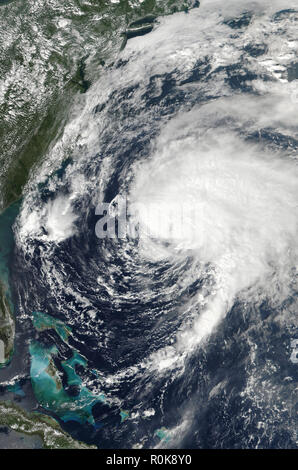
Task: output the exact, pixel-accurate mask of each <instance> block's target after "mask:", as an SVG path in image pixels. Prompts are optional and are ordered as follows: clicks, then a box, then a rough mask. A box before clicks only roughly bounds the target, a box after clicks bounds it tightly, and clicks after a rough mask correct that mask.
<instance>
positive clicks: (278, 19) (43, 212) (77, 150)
mask: <svg viewBox="0 0 298 470" xmlns="http://www.w3.org/2000/svg"><path fill="white" fill-rule="evenodd" d="M285 4H287V5H286V8H285ZM297 22H298V11H297V3H296V2H295V1H294V0H293V1H287V2H285V1H281V0H274V1H272V0H271V1H269V0H268V1H267V0H262V1H261V0H260V1H248V2H241V1H240V2H239V1H236V0H228V1H225V2H220V1H218V0H202V1H201V2H200V5H199V6H198V7H197V8H193V9H190V10H189V11H186V12H176V13H173V14H171V15H168V16H163V17H158V18H156V19H155V20H154V23H153V28H152V31H150V32H149V33H148V34H145V35H142V36H138V37H133V38H129V39H128V41H127V44H126V45H125V47H124V48H123V49H122V50H121V51H120V52H119V53H118V54H117V55H116V56H115V57H116V58H115V60H113V61H112V62H111V63H110V64H107V65H106V66H105V67H104V68H103V70H102V71H101V73H100V74H98V76H96V77H95V79H94V81H93V83H92V85H91V86H90V88H89V89H88V90H87V91H86V93H84V94H82V95H80V96H79V97H77V98H76V99H74V100H73V102H72V103H71V107H70V112H69V113H68V117H67V121H66V124H65V126H64V128H63V130H62V131H61V133H60V136H59V138H57V139H55V141H54V142H53V144H52V145H51V147H50V148H49V150H48V151H47V153H46V155H45V156H44V157H43V159H42V161H41V163H40V164H39V165H37V166H35V167H34V168H33V170H32V172H31V176H30V178H29V181H28V182H27V184H26V186H25V188H24V190H23V196H22V200H21V205H20V210H19V214H18V216H17V218H16V221H15V223H14V226H13V231H14V237H15V242H16V246H15V250H14V254H13V271H12V283H13V292H14V298H15V303H16V318H17V331H19V335H20V336H21V337H22V338H25V339H26V341H25V343H26V344H27V346H26V348H24V358H23V361H24V364H25V366H24V367H25V369H26V370H27V373H28V374H29V375H30V380H31V383H32V389H33V392H34V396H35V399H36V400H37V402H38V405H39V406H40V408H41V409H43V410H44V411H45V412H46V413H47V414H49V415H50V416H53V417H54V418H55V419H57V420H58V421H59V423H61V426H62V427H63V429H65V430H66V431H67V432H69V433H70V434H71V435H72V436H73V437H74V438H76V439H79V440H80V441H83V442H86V443H88V444H95V445H96V446H98V447H99V448H273V447H277V448H284V447H286V448H294V447H296V446H297V432H296V431H297V430H296V419H297V409H296V406H297V388H296V385H295V384H296V383H297V382H296V380H297V366H296V364H294V363H293V362H291V361H290V360H289V355H290V349H289V348H290V342H291V340H292V339H293V338H295V332H297V315H296V312H297V287H298V286H297V262H298V246H297V237H298V211H297V205H298V197H297V196H298V166H297V149H298V140H297V126H298V114H297V103H298V94H297V78H298V76H295V77H293V73H296V72H297V68H296V69H295V67H294V64H296V60H297V49H298V41H297ZM293 70H296V72H293ZM101 207H104V208H105V210H104V211H101V210H100V208H101ZM121 217H122V219H121ZM121 220H122V222H123V224H122V229H123V228H124V230H122V232H123V233H122V232H121V230H120V228H121V227H120V221H121ZM99 227H100V228H101V230H102V231H101V232H100V233H99ZM109 228H110V231H109ZM120 232H121V233H120ZM296 336H297V333H296ZM295 397H296V398H295Z"/></svg>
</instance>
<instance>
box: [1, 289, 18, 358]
mask: <svg viewBox="0 0 298 470" xmlns="http://www.w3.org/2000/svg"><path fill="white" fill-rule="evenodd" d="M14 336H15V323H14V317H13V313H12V311H11V307H10V304H9V301H8V298H7V295H6V292H5V288H4V285H3V283H2V282H1V281H0V367H3V366H4V365H6V364H7V363H8V362H9V361H10V359H11V357H12V354H13V348H14Z"/></svg>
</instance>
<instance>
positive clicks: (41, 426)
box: [0, 402, 97, 449]
mask: <svg viewBox="0 0 298 470" xmlns="http://www.w3.org/2000/svg"><path fill="white" fill-rule="evenodd" d="M0 424H1V425H2V426H7V427H8V428H9V429H12V430H14V431H17V432H20V433H23V434H26V435H31V436H32V435H37V436H40V437H41V439H42V442H43V446H44V448H45V449H97V447H96V446H89V445H87V444H84V443H82V442H79V441H76V440H75V439H73V438H72V437H71V436H70V435H69V434H67V433H66V432H64V431H63V430H62V428H61V427H60V425H59V423H58V422H57V421H56V420H54V419H53V418H51V417H50V416H46V415H42V414H40V413H36V412H33V413H28V412H26V411H25V410H23V409H22V408H19V407H18V406H16V405H15V404H14V403H11V402H0Z"/></svg>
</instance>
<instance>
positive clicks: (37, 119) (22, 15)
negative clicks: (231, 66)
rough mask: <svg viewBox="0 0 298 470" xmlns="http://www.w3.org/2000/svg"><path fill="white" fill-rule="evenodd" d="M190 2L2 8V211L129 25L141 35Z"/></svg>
mask: <svg viewBox="0 0 298 470" xmlns="http://www.w3.org/2000/svg"><path fill="white" fill-rule="evenodd" d="M197 3H198V2H197ZM193 4H194V1H193V0H167V1H164V0H144V1H142V2H139V1H137V0H133V1H131V0H120V2H119V3H111V2H110V0H99V1H98V0H88V1H87V0H80V1H77V0H59V1H58V0H53V2H51V3H49V2H48V1H47V0H40V1H39V2H38V4H37V5H34V6H33V4H32V2H27V0H18V1H15V2H11V3H9V4H5V5H2V6H1V7H0V8H1V16H0V30H2V31H5V35H4V34H3V36H4V37H3V39H2V44H1V47H0V76H1V79H2V82H3V84H4V85H3V87H2V95H1V89H0V123H1V125H0V140H1V154H0V167H1V170H0V211H1V210H4V209H5V208H6V207H8V206H9V205H10V204H11V203H12V202H14V201H15V200H17V199H19V198H20V196H21V194H22V191H23V188H24V185H25V184H26V182H27V181H28V178H29V176H30V173H31V171H32V169H33V168H35V166H36V165H38V163H39V162H40V161H41V160H42V159H43V158H44V157H45V155H46V153H47V152H48V151H49V150H50V148H51V146H52V145H53V144H54V142H55V141H56V139H57V138H59V136H60V135H61V133H62V132H63V128H64V124H65V121H66V120H67V117H68V112H69V110H70V108H71V106H72V104H73V102H74V101H75V99H76V96H79V95H80V94H82V93H85V92H86V91H87V90H88V88H89V87H90V86H91V84H92V81H93V80H94V79H95V80H96V79H97V78H98V77H99V76H100V73H101V72H102V70H103V67H105V66H109V65H111V63H112V62H113V60H114V59H115V57H116V56H117V53H118V52H119V50H120V49H121V46H122V47H123V44H125V43H126V40H127V37H129V35H132V34H133V33H132V31H131V30H130V29H129V27H130V26H133V27H138V26H140V28H141V29H143V30H144V32H145V29H146V27H147V28H148V22H150V23H151V22H152V21H153V18H154V17H157V16H161V15H167V14H171V13H174V12H176V11H185V12H187V10H188V8H190V7H192V5H193ZM142 18H144V19H145V21H143V20H142ZM149 30H150V27H149V29H148V31H149ZM126 31H127V36H125V40H124V42H123V34H124V35H125V34H126ZM6 37H7V41H6Z"/></svg>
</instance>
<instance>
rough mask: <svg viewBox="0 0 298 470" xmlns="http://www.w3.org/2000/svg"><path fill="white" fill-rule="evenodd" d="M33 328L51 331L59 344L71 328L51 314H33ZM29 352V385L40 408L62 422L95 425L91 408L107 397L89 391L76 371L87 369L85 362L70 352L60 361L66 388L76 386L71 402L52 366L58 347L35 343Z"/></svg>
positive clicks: (70, 397)
mask: <svg viewBox="0 0 298 470" xmlns="http://www.w3.org/2000/svg"><path fill="white" fill-rule="evenodd" d="M33 325H34V327H35V328H36V329H37V330H38V331H40V330H44V329H54V330H55V331H56V333H57V334H58V335H59V336H60V338H61V340H62V341H64V342H66V343H67V342H68V335H69V334H70V333H71V329H70V328H69V327H67V326H66V325H65V324H64V323H63V322H62V321H59V320H57V319H54V318H52V317H51V316H50V315H47V314H43V313H42V312H33ZM29 352H30V355H31V369H30V376H31V382H32V386H33V390H34V393H35V395H36V398H37V400H38V402H39V403H40V405H41V406H43V407H44V408H46V409H48V410H49V411H52V412H54V413H55V414H56V415H57V416H58V417H59V418H60V419H61V420H62V421H64V422H67V421H77V422H79V423H80V424H84V423H90V424H93V425H95V422H94V418H93V415H92V408H93V406H94V405H95V404H96V403H98V402H102V403H104V402H105V401H106V397H105V395H104V394H103V393H100V394H94V393H93V392H91V391H90V390H89V389H88V388H87V387H86V386H85V385H84V384H83V381H82V379H81V377H80V376H79V375H78V373H77V372H76V366H81V367H83V368H86V367H87V361H86V359H85V358H84V357H83V356H82V355H81V354H79V353H78V352H77V351H76V350H73V351H72V357H70V358H69V359H67V360H64V361H61V366H62V368H63V370H64V372H65V377H66V382H67V386H75V387H76V388H77V390H78V393H77V395H76V396H75V399H74V397H73V396H71V395H69V394H68V393H67V392H66V391H65V388H64V387H63V384H62V381H61V379H60V377H59V373H58V370H57V369H56V367H55V364H54V358H55V357H56V356H57V355H58V354H59V350H58V348H57V347H56V346H55V345H52V346H50V347H48V346H46V345H44V344H42V343H41V342H39V341H34V342H32V343H31V344H30V346H29Z"/></svg>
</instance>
